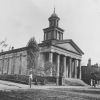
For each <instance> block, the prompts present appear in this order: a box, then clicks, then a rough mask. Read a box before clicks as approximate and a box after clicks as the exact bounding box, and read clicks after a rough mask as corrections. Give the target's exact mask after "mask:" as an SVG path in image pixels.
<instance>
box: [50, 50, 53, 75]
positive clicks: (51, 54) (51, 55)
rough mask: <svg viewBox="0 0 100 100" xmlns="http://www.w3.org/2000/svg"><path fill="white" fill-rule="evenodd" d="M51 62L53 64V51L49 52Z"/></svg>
mask: <svg viewBox="0 0 100 100" xmlns="http://www.w3.org/2000/svg"><path fill="white" fill-rule="evenodd" d="M49 62H50V63H51V64H53V53H52V52H50V53H49ZM51 76H52V68H51Z"/></svg>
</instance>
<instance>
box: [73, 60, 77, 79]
mask: <svg viewBox="0 0 100 100" xmlns="http://www.w3.org/2000/svg"><path fill="white" fill-rule="evenodd" d="M74 64H75V66H74V67H75V78H77V60H76V59H75V63H74Z"/></svg>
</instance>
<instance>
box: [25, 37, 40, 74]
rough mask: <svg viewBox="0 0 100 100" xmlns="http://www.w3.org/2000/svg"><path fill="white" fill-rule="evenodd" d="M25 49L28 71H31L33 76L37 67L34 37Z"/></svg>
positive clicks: (36, 48)
mask: <svg viewBox="0 0 100 100" xmlns="http://www.w3.org/2000/svg"><path fill="white" fill-rule="evenodd" d="M27 47H28V50H27V54H28V57H27V60H28V69H32V71H33V74H35V73H36V69H37V67H38V57H39V47H38V44H37V42H36V40H35V38H34V37H32V38H31V39H30V40H29V42H28V44H27Z"/></svg>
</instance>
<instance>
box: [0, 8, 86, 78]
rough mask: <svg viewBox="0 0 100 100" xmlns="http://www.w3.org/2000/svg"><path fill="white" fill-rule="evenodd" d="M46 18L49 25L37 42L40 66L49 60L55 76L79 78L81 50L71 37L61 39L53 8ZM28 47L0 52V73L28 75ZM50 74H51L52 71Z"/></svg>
mask: <svg viewBox="0 0 100 100" xmlns="http://www.w3.org/2000/svg"><path fill="white" fill-rule="evenodd" d="M48 20H49V27H48V28H45V29H43V31H44V40H43V41H42V43H40V44H38V45H39V49H40V56H39V59H40V63H41V66H42V67H43V66H44V64H45V63H46V62H51V63H52V64H53V65H54V67H55V69H56V76H57V77H64V78H65V79H66V78H75V79H77V78H79V79H81V58H82V55H83V54H84V53H83V51H82V50H81V49H80V48H79V47H78V46H77V45H76V44H75V42H74V41H73V40H72V39H63V34H64V30H63V29H62V28H60V27H59V20H60V18H59V17H58V16H57V14H56V13H55V10H54V12H53V14H52V15H51V16H50V17H49V19H48ZM28 49H29V48H28V47H23V48H19V49H14V50H10V51H6V52H2V53H0V74H4V73H7V74H24V75H28V70H29V67H28V61H27V60H28V59H27V56H28V54H27V50H28ZM50 76H53V72H52V73H51V74H50Z"/></svg>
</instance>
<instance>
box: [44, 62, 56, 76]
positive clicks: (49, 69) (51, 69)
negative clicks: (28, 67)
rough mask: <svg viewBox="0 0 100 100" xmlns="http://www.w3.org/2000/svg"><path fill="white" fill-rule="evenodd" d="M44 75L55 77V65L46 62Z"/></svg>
mask: <svg viewBox="0 0 100 100" xmlns="http://www.w3.org/2000/svg"><path fill="white" fill-rule="evenodd" d="M44 73H45V74H46V75H50V74H51V73H52V75H53V76H55V74H56V68H55V66H54V64H52V63H51V62H46V63H45V64H44Z"/></svg>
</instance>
